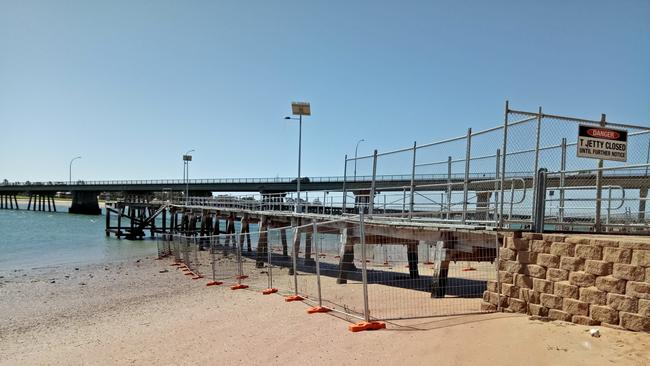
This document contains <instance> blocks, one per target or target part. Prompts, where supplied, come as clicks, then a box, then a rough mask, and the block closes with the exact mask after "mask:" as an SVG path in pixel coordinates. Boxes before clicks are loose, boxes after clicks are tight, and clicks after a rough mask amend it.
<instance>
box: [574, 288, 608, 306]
mask: <svg viewBox="0 0 650 366" xmlns="http://www.w3.org/2000/svg"><path fill="white" fill-rule="evenodd" d="M580 301H584V302H588V303H590V304H595V305H607V292H605V291H600V290H599V289H598V288H596V287H581V288H580Z"/></svg>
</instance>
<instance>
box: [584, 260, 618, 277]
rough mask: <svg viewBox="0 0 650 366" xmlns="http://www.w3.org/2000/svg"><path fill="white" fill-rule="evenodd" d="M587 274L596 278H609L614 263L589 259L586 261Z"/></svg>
mask: <svg viewBox="0 0 650 366" xmlns="http://www.w3.org/2000/svg"><path fill="white" fill-rule="evenodd" d="M585 272H587V273H591V274H594V275H596V276H607V275H609V274H612V263H611V262H605V261H596V260H593V259H587V260H586V261H585Z"/></svg>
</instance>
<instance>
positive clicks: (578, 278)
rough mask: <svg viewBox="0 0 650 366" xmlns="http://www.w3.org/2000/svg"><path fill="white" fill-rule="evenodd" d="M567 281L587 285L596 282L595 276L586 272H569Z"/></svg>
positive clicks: (582, 285) (577, 284)
mask: <svg viewBox="0 0 650 366" xmlns="http://www.w3.org/2000/svg"><path fill="white" fill-rule="evenodd" d="M569 282H570V283H571V284H572V285H576V286H580V287H589V286H593V285H594V284H595V283H596V276H594V275H593V274H591V273H587V272H571V273H569Z"/></svg>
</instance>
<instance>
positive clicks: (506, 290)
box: [501, 283, 519, 298]
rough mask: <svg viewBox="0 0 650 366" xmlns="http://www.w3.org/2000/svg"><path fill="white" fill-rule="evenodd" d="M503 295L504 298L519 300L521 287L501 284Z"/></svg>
mask: <svg viewBox="0 0 650 366" xmlns="http://www.w3.org/2000/svg"><path fill="white" fill-rule="evenodd" d="M501 294H502V295H503V296H508V297H514V298H519V287H517V286H515V285H511V284H509V283H502V284H501Z"/></svg>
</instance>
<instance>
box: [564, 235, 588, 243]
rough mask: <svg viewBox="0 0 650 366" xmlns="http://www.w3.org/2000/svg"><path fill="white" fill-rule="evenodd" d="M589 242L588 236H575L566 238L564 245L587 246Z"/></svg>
mask: <svg viewBox="0 0 650 366" xmlns="http://www.w3.org/2000/svg"><path fill="white" fill-rule="evenodd" d="M590 241H591V238H590V237H588V236H577V235H571V236H567V237H566V238H565V239H564V242H565V243H571V244H589V242H590Z"/></svg>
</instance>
